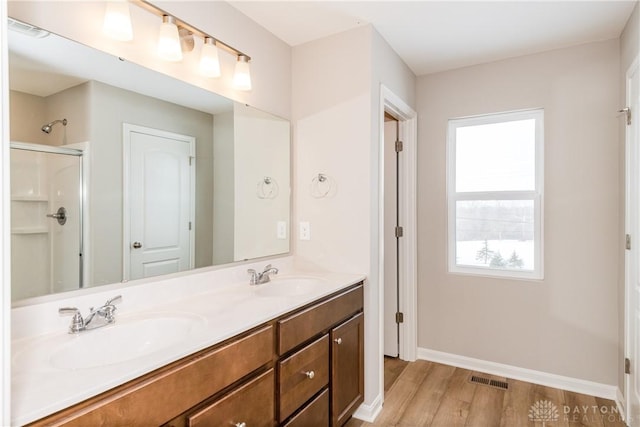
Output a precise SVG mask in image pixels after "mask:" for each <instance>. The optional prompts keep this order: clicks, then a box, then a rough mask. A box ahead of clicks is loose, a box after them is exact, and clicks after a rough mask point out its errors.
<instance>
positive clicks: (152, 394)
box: [34, 326, 273, 427]
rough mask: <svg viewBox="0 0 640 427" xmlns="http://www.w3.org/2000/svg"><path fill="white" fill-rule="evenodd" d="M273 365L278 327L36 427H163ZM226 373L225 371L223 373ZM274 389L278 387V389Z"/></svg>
mask: <svg viewBox="0 0 640 427" xmlns="http://www.w3.org/2000/svg"><path fill="white" fill-rule="evenodd" d="M272 360H273V327H272V326H267V327H265V328H262V329H260V330H258V331H255V332H253V333H251V334H249V335H247V336H245V337H242V338H238V339H236V340H234V341H233V342H230V343H228V344H226V345H224V346H222V347H218V348H215V349H212V350H205V351H202V352H200V353H197V354H195V355H194V356H190V357H187V358H185V359H183V360H181V361H178V362H175V363H174V364H172V365H169V366H168V367H165V368H161V369H159V370H157V371H154V372H152V373H150V374H147V375H145V376H142V377H141V378H139V379H136V380H133V381H131V382H129V383H127V384H124V385H122V386H120V387H116V388H115V389H113V390H110V391H108V392H106V393H103V394H101V395H98V396H96V397H94V398H91V399H89V400H86V401H85V402H82V403H79V404H78V405H75V406H73V407H71V408H69V409H65V410H63V411H60V412H58V413H56V414H54V415H52V416H50V417H47V418H44V419H42V420H39V421H36V422H35V423H34V425H48V426H51V425H62V424H65V425H67V426H80V427H84V426H108V425H113V424H114V422H115V421H114V420H117V424H118V425H123V426H124V425H161V424H163V423H165V422H167V421H168V420H171V419H173V418H174V417H176V416H177V415H179V414H181V413H183V412H184V411H186V410H188V409H189V408H191V407H193V406H194V405H196V404H198V403H200V402H202V401H203V400H205V399H206V398H208V397H210V396H212V395H213V394H215V393H217V392H219V391H220V390H222V389H223V388H225V387H227V386H229V385H231V384H233V383H234V382H236V381H237V380H239V379H241V378H242V377H244V376H246V375H247V374H249V373H251V372H253V371H254V370H256V369H258V368H259V367H261V366H264V365H265V364H267V363H269V362H271V361H272ZM221 367H223V368H222V369H221ZM272 387H273V385H272Z"/></svg>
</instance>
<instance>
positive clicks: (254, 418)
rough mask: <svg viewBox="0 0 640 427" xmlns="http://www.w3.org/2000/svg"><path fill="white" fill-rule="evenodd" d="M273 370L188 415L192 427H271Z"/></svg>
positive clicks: (272, 418) (272, 416) (189, 424)
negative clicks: (242, 426) (244, 426)
mask: <svg viewBox="0 0 640 427" xmlns="http://www.w3.org/2000/svg"><path fill="white" fill-rule="evenodd" d="M274 378H275V376H274V374H273V369H270V370H268V371H267V372H265V373H264V374H262V375H260V376H259V377H258V378H256V379H254V380H251V381H250V382H249V383H247V384H245V385H243V386H242V387H239V388H238V389H236V390H234V391H232V392H231V393H230V394H228V395H227V396H225V397H223V398H222V399H220V400H218V401H216V402H214V403H213V404H211V405H209V406H207V407H205V408H203V409H201V410H200V411H198V412H197V413H195V414H193V415H191V416H190V417H189V418H188V423H187V425H188V426H189V427H198V426H235V425H246V426H251V427H261V426H264V427H271V426H273V420H274V413H273V412H274V395H273V381H274Z"/></svg>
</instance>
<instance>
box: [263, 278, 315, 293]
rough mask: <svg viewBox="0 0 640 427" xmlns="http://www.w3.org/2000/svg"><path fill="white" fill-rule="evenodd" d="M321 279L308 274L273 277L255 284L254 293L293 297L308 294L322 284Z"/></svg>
mask: <svg viewBox="0 0 640 427" xmlns="http://www.w3.org/2000/svg"><path fill="white" fill-rule="evenodd" d="M323 283H324V280H323V279H320V278H318V277H308V276H291V277H274V278H272V279H271V281H270V282H268V283H265V284H262V285H256V290H255V292H256V294H257V295H259V296H262V297H289V296H291V297H295V296H301V295H308V294H310V293H312V292H314V291H316V290H317V289H318V287H319V286H322V285H323Z"/></svg>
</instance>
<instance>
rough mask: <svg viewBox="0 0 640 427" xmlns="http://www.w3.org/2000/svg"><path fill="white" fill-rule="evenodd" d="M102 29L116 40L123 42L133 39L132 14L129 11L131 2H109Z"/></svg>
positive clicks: (121, 0)
mask: <svg viewBox="0 0 640 427" xmlns="http://www.w3.org/2000/svg"><path fill="white" fill-rule="evenodd" d="M102 31H103V32H104V33H105V34H106V35H107V36H109V37H111V38H112V39H115V40H119V41H123V42H127V41H131V40H133V27H132V25H131V14H130V13H129V3H128V2H127V1H126V0H115V1H109V2H107V7H106V9H105V12H104V21H103V23H102Z"/></svg>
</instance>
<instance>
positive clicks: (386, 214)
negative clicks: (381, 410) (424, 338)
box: [378, 86, 417, 393]
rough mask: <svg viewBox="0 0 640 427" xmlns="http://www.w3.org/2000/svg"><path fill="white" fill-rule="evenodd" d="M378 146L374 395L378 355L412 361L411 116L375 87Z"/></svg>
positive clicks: (413, 129) (413, 223) (413, 141)
mask: <svg viewBox="0 0 640 427" xmlns="http://www.w3.org/2000/svg"><path fill="white" fill-rule="evenodd" d="M380 93H381V101H380V119H381V120H380V141H379V144H380V145H379V156H380V169H379V179H380V185H379V191H380V194H379V218H380V221H379V230H378V239H379V251H380V253H379V256H380V257H379V259H380V263H379V276H378V277H379V278H380V279H379V280H380V287H379V301H380V311H379V312H380V313H381V315H380V341H381V345H380V353H379V355H380V378H381V384H380V390H381V392H382V393H384V383H385V380H384V377H385V369H384V365H385V363H384V355H386V354H388V355H389V356H393V357H395V358H396V359H397V360H403V361H414V360H416V352H417V301H416V297H417V288H416V276H417V264H416V246H417V228H416V222H417V221H416V180H417V168H416V159H417V156H416V146H417V139H416V136H417V131H416V128H417V114H416V112H415V111H413V109H412V108H410V107H409V106H408V105H407V104H406V103H405V102H404V101H403V100H402V99H401V98H399V97H398V96H397V95H395V94H394V93H393V92H391V91H390V90H389V89H388V88H386V87H385V86H382V87H381V91H380Z"/></svg>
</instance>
